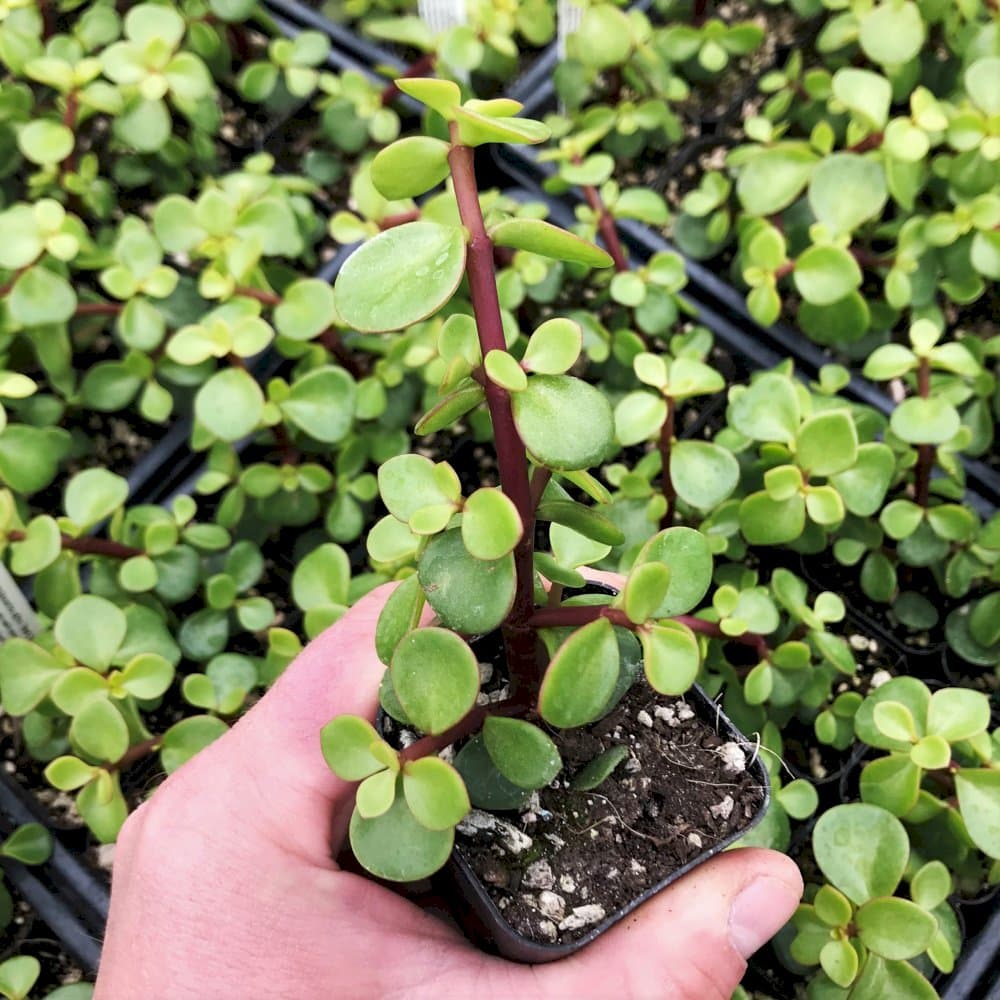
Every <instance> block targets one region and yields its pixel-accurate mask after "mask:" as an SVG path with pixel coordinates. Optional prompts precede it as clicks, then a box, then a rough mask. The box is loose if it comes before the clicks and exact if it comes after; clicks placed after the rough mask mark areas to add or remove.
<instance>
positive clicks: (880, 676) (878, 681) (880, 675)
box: [869, 670, 892, 688]
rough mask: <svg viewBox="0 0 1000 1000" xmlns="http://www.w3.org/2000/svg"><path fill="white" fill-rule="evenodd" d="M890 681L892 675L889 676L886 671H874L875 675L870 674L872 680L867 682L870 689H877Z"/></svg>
mask: <svg viewBox="0 0 1000 1000" xmlns="http://www.w3.org/2000/svg"><path fill="white" fill-rule="evenodd" d="M891 680H892V674H890V673H889V671H888V670H876V671H875V673H873V674H872V679H871V680H870V681H869V685H870V686H871V687H872V688H879V687H881V686H882V685H883V684H885V683H887V682H888V681H891Z"/></svg>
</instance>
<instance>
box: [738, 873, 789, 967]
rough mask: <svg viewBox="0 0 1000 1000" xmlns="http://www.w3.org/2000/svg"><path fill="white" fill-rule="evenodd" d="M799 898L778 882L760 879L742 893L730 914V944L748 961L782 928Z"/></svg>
mask: <svg viewBox="0 0 1000 1000" xmlns="http://www.w3.org/2000/svg"><path fill="white" fill-rule="evenodd" d="M798 901H799V896H798V894H797V892H796V890H795V889H793V888H792V886H790V885H789V884H788V883H787V882H783V881H781V880H780V879H776V878H768V877H767V876H761V877H759V878H756V879H754V881H753V882H751V883H750V884H749V885H748V886H746V887H745V888H744V889H742V890H741V891H740V893H739V895H738V896H737V897H736V899H734V900H733V905H732V907H730V910H729V940H730V942H731V943H732V946H733V948H734V949H735V950H736V951H738V952H739V953H740V955H741V956H742V957H743V958H749V957H750V956H751V955H752V954H753V953H754V952H755V951H756V950H757V949H758V948H760V947H762V946H763V945H764V944H766V943H767V942H768V941H770V940H771V938H773V937H774V935H775V934H777V933H778V931H779V930H781V928H782V927H783V926H784V925H785V923H786V921H787V920H788V918H789V917H790V916H791V914H792V913H793V912H794V910H795V906H796V905H797V903H798Z"/></svg>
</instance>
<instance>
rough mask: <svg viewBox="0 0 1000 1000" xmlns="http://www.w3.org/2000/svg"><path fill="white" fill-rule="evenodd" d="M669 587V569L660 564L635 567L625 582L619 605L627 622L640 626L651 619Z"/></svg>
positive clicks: (642, 564) (653, 563) (654, 563)
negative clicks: (627, 619)
mask: <svg viewBox="0 0 1000 1000" xmlns="http://www.w3.org/2000/svg"><path fill="white" fill-rule="evenodd" d="M669 587H670V567H669V566H667V565H666V564H665V563H661V562H647V563H641V564H640V565H638V566H636V567H635V568H634V569H633V570H632V572H631V573H629V575H628V579H627V580H626V581H625V588H624V590H623V591H622V599H621V604H622V607H623V608H624V610H625V614H626V615H628V618H629V621H631V622H634V623H635V624H636V625H641V624H643V622H646V621H648V620H649V619H650V618H652V617H653V615H654V613H655V612H656V610H657V608H659V607H660V605H661V604H662V603H663V602H664V600H665V599H666V596H667V590H668V589H669Z"/></svg>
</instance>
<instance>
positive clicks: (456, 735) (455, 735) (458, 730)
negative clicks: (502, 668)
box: [399, 698, 525, 763]
mask: <svg viewBox="0 0 1000 1000" xmlns="http://www.w3.org/2000/svg"><path fill="white" fill-rule="evenodd" d="M524 712H525V706H524V704H523V703H521V702H517V701H515V700H514V699H513V698H508V699H507V700H506V701H498V702H494V703H493V704H491V705H476V707H475V708H474V709H472V711H471V712H469V714H468V715H466V716H465V717H464V718H462V719H459V721H458V722H456V723H455V725H453V726H452V727H451V728H450V729H446V730H445V731H444V732H443V733H438V735H437V736H424V737H422V738H421V739H419V740H417V741H416V742H414V743H411V744H410V745H409V746H408V747H406V749H405V750H400V752H399V760H400V763H405V762H406V761H408V760H418V759H419V758H420V757H430V756H431V754H436V753H439V752H440V751H441V750H443V749H444V748H445V747H447V746H451V744H452V743H456V742H457V741H458V740H460V739H463V738H464V737H466V736H471V735H472V734H473V733H474V732H475V731H476V730H477V729H478V728H479V727H480V726H481V725H482V724H483V723H484V722H485V721H486V719H487V718H488V717H489V716H491V715H504V716H512V715H523V714H524Z"/></svg>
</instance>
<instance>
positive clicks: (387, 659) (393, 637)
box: [375, 574, 424, 666]
mask: <svg viewBox="0 0 1000 1000" xmlns="http://www.w3.org/2000/svg"><path fill="white" fill-rule="evenodd" d="M423 608H424V592H423V589H422V588H421V586H420V581H419V580H418V579H417V576H416V574H414V575H413V576H408V577H407V578H406V579H405V580H403V582H402V583H400V584H399V586H398V587H396V589H395V590H394V591H393V592H392V593H391V594H390V595H389V597H388V598H387V599H386V602H385V604H384V605H383V606H382V610H381V612H379V616H378V622H377V624H376V625H375V652H376V653H377V654H378V658H379V659H380V660H381V661H382V662H383V663H384V664H385V665H386V666H388V665H389V664H390V663H391V662H392V654H393V653H394V652H395V651H396V647H397V646H398V645H399V641H400V639H402V638H403V636H404V635H406V634H407V633H408V632H411V631H412V630H413V629H415V628H416V627H417V625H418V624H419V623H420V614H421V612H422V611H423Z"/></svg>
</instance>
